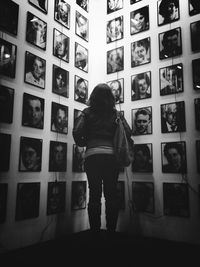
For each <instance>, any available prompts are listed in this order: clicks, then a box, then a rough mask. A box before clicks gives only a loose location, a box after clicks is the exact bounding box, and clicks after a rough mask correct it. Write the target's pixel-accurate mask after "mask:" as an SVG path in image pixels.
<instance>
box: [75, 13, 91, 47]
mask: <svg viewBox="0 0 200 267" xmlns="http://www.w3.org/2000/svg"><path fill="white" fill-rule="evenodd" d="M75 33H76V35H78V36H79V37H81V38H82V39H83V40H85V41H87V42H88V39H89V20H88V19H87V18H86V17H84V16H83V15H82V14H81V13H79V12H78V11H76V19H75Z"/></svg>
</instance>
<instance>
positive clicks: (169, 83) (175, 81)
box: [159, 63, 184, 96]
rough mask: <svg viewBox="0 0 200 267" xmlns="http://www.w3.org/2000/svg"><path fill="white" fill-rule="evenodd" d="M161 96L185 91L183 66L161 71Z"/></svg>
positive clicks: (161, 69) (170, 67)
mask: <svg viewBox="0 0 200 267" xmlns="http://www.w3.org/2000/svg"><path fill="white" fill-rule="evenodd" d="M159 82H160V95H161V96H163V95H171V94H178V93H182V92H183V91H184V87H183V64H182V63H179V64H176V65H171V66H167V67H164V68H160V69H159Z"/></svg>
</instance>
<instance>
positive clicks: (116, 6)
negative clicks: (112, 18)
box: [107, 0, 124, 14]
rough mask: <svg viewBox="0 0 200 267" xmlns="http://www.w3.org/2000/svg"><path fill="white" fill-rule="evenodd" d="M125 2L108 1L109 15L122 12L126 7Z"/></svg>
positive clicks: (118, 0)
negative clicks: (118, 11)
mask: <svg viewBox="0 0 200 267" xmlns="http://www.w3.org/2000/svg"><path fill="white" fill-rule="evenodd" d="M123 1H124V0H107V14H110V13H112V12H115V11H117V10H120V9H122V8H123V6H124V2H123Z"/></svg>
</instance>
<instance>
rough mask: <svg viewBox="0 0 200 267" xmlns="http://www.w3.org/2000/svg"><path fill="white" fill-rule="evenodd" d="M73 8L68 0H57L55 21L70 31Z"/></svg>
mask: <svg viewBox="0 0 200 267" xmlns="http://www.w3.org/2000/svg"><path fill="white" fill-rule="evenodd" d="M70 16H71V6H70V5H69V4H68V3H67V1H66V0H55V4H54V20H55V21H57V22H58V23H60V24H61V25H62V26H64V27H66V28H67V29H70Z"/></svg>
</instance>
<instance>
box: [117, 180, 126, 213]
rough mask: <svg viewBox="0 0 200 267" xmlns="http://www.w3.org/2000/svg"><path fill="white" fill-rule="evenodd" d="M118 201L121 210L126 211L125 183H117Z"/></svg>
mask: <svg viewBox="0 0 200 267" xmlns="http://www.w3.org/2000/svg"><path fill="white" fill-rule="evenodd" d="M117 199H118V207H119V210H125V206H126V205H125V182H124V181H121V180H119V181H117Z"/></svg>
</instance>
